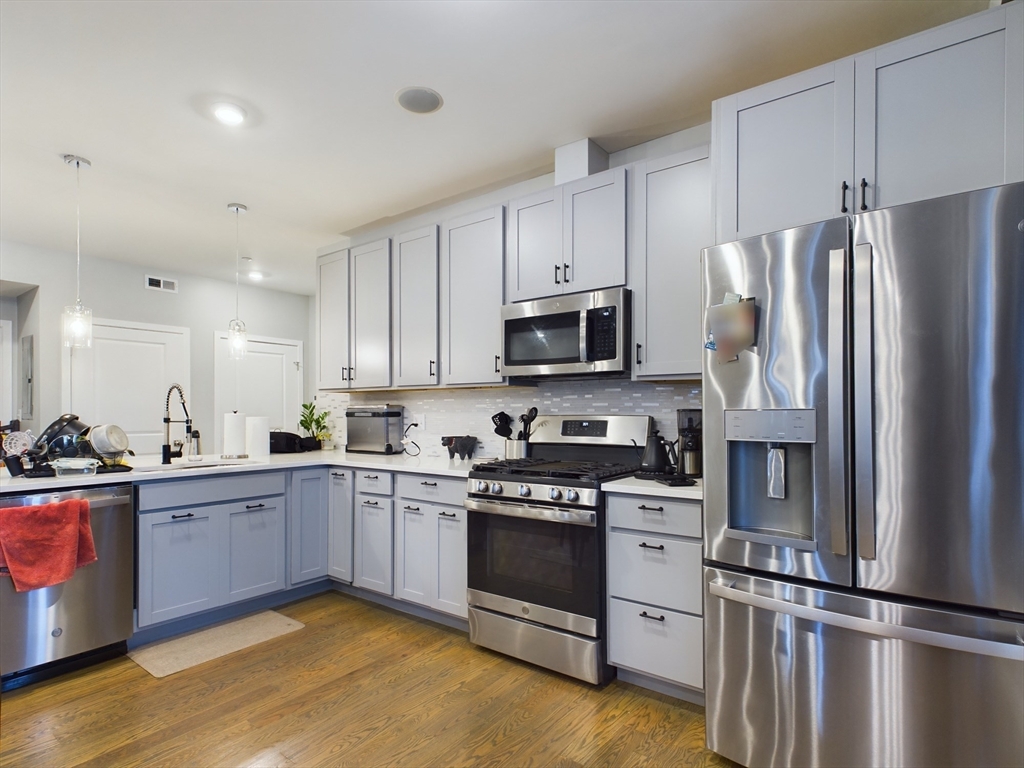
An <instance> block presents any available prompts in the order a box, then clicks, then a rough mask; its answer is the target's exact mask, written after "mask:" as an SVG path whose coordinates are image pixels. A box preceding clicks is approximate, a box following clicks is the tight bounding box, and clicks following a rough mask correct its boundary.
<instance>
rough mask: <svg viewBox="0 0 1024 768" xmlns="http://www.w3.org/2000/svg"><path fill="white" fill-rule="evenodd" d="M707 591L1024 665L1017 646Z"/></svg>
mask: <svg viewBox="0 0 1024 768" xmlns="http://www.w3.org/2000/svg"><path fill="white" fill-rule="evenodd" d="M708 591H710V592H711V594H712V595H714V596H715V597H720V598H722V599H723V600H732V601H733V602H736V603H742V604H743V605H748V606H750V607H751V608H761V609H764V610H766V611H773V612H774V613H784V614H786V615H787V616H793V617H795V618H798V619H805V620H807V621H816V622H818V623H819V624H828V625H830V626H833V627H840V628H841V629H850V630H853V631H855V632H863V633H865V634H868V635H876V636H877V637H887V638H891V639H893V640H905V641H908V642H911V643H922V644H924V645H932V646H935V647H936V648H947V649H949V650H952V651H964V652H965V653H977V654H981V655H983V656H994V657H996V658H1000V659H1009V660H1011V661H1020V662H1024V645H1021V644H1020V643H1018V644H1016V645H1013V644H1010V643H1001V642H999V641H997V640H984V639H981V638H977V637H964V636H963V635H950V634H946V633H945V632H933V631H932V630H929V629H919V628H917V627H907V626H903V625H900V624H887V623H885V622H882V621H874V620H873V619H865V618H862V617H860V616H851V615H849V614H846V613H836V612H834V611H827V610H825V609H823V608H812V607H810V606H807V605H799V604H797V603H790V602H787V601H786V600H779V599H777V598H774V597H766V596H764V595H758V594H754V593H752V592H747V591H746V590H742V589H737V588H736V587H735V586H734V585H733V583H731V582H727V581H722V580H720V579H716V580H714V581H710V582H708Z"/></svg>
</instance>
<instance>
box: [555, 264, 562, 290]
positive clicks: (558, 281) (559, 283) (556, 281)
mask: <svg viewBox="0 0 1024 768" xmlns="http://www.w3.org/2000/svg"><path fill="white" fill-rule="evenodd" d="M560 269H561V267H560V266H558V265H557V264H555V285H561V284H562V281H561V280H559V279H558V270H560Z"/></svg>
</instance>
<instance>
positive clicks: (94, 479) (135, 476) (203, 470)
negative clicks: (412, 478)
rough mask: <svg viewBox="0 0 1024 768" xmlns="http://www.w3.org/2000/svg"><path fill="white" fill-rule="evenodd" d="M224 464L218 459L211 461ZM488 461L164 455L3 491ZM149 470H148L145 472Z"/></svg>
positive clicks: (17, 482) (430, 469) (447, 467)
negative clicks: (166, 458)
mask: <svg viewBox="0 0 1024 768" xmlns="http://www.w3.org/2000/svg"><path fill="white" fill-rule="evenodd" d="M208 460H209V461H218V460H219V457H218V456H210V457H208ZM487 460H488V459H486V458H483V459H481V458H476V459H466V460H465V461H460V460H458V459H455V460H454V461H452V460H449V459H445V458H431V457H425V456H423V457H417V456H406V455H405V454H404V453H401V454H398V455H395V456H384V455H376V454H367V453H346V452H345V451H338V450H334V451H310V452H308V453H275V454H273V455H271V456H270V457H269V458H268V459H266V460H249V461H245V462H239V463H233V464H222V465H212V466H211V465H205V466H204V464H203V462H188V461H186V460H185V459H174V460H173V466H181V467H187V468H186V469H173V468H170V469H165V468H161V469H147V468H153V467H160V466H161V465H160V457H159V456H135V457H129V463H130V464H131V465H132V466H133V467H136V469H135V470H134V471H132V472H111V473H107V474H102V475H85V476H82V475H78V476H75V477H34V478H26V477H11V476H10V475H9V474H8V472H7V470H6V468H5V469H2V470H0V493H4V494H6V493H37V492H40V491H49V490H60V489H63V488H82V487H84V486H90V485H124V484H130V483H151V482H155V481H160V480H188V479H189V478H193V477H209V476H211V475H228V474H236V473H238V472H265V471H267V470H273V469H281V470H290V469H304V468H307V467H357V468H365V469H378V470H384V471H387V470H390V471H394V472H413V473H416V472H420V473H423V474H428V475H444V476H447V477H459V478H464V477H467V476H468V475H469V470H470V469H472V467H473V464H474V463H476V462H479V461H487ZM144 470H145V471H144Z"/></svg>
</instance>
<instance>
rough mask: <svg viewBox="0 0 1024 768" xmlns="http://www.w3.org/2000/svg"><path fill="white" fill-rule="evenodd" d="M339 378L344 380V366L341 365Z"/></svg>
mask: <svg viewBox="0 0 1024 768" xmlns="http://www.w3.org/2000/svg"><path fill="white" fill-rule="evenodd" d="M341 380H342V381H345V366H344V365H343V366H341Z"/></svg>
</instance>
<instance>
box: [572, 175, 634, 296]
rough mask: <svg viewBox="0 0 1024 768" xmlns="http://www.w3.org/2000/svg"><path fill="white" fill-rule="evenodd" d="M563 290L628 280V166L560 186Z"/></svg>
mask: <svg viewBox="0 0 1024 768" xmlns="http://www.w3.org/2000/svg"><path fill="white" fill-rule="evenodd" d="M562 200H563V206H564V210H563V213H562V216H563V233H562V240H563V242H562V250H563V254H562V260H563V264H562V283H563V285H562V288H563V289H564V291H565V293H577V292H579V291H596V290H598V289H600V288H611V287H614V286H617V285H625V284H626V169H625V168H613V169H612V170H610V171H604V172H603V173H595V174H594V175H593V176H588V177H586V178H584V179H578V180H577V181H573V182H571V183H569V184H566V185H565V186H564V187H563V189H562Z"/></svg>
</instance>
